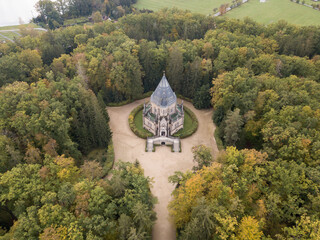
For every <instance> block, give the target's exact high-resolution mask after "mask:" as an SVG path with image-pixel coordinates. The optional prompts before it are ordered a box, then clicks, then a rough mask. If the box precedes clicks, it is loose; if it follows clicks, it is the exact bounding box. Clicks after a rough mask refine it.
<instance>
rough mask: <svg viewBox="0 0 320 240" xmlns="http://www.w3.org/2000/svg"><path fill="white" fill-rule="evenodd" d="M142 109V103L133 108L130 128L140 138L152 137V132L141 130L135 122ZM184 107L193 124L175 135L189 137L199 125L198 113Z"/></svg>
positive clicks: (130, 116) (129, 119)
mask: <svg viewBox="0 0 320 240" xmlns="http://www.w3.org/2000/svg"><path fill="white" fill-rule="evenodd" d="M142 109H143V104H141V105H139V106H138V107H136V108H135V109H133V110H132V112H131V113H130V115H129V118H128V121H129V126H130V129H131V131H132V132H133V133H134V134H135V135H137V136H138V137H140V138H143V139H147V137H152V136H153V134H152V133H150V132H147V131H146V132H142V131H141V130H139V129H138V128H137V126H136V125H135V123H134V119H135V118H136V115H137V113H139V112H140V111H141V110H142ZM183 109H184V114H185V115H186V114H188V115H189V116H190V118H191V120H192V124H191V127H190V128H189V129H185V128H183V129H181V130H179V131H178V132H177V133H175V134H174V135H173V136H175V137H179V138H181V139H183V138H186V137H189V136H191V135H192V134H194V133H195V132H196V131H197V129H198V125H199V122H198V119H197V117H196V115H195V114H194V113H193V112H192V111H191V110H190V109H189V108H187V107H185V106H184V107H183Z"/></svg>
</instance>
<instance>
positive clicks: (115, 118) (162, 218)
mask: <svg viewBox="0 0 320 240" xmlns="http://www.w3.org/2000/svg"><path fill="white" fill-rule="evenodd" d="M144 101H148V99H142V100H138V101H135V102H133V103H130V104H128V105H125V106H122V107H108V108H107V109H108V113H109V116H110V127H111V130H112V132H113V143H114V150H115V159H116V160H119V159H120V160H123V161H129V162H134V161H135V160H136V159H138V160H139V162H140V163H141V166H142V167H143V169H144V173H145V175H146V176H149V177H151V178H153V181H154V183H153V187H152V189H151V191H152V193H153V194H154V195H155V196H156V197H157V198H158V204H156V206H155V211H156V213H157V221H156V224H155V226H154V228H153V233H152V236H153V237H152V238H153V240H174V239H176V234H175V227H174V225H173V224H172V222H171V221H170V218H169V213H168V209H167V206H168V203H169V201H170V199H171V192H172V191H173V189H174V186H173V185H172V184H170V183H169V182H168V177H169V176H170V175H172V174H174V172H175V171H186V170H189V169H191V168H192V166H193V161H192V152H191V148H192V147H193V146H195V145H199V144H205V145H206V146H209V147H211V148H212V153H213V156H214V157H215V156H216V155H217V153H218V148H217V145H216V141H215V139H214V137H213V133H214V130H215V126H214V125H213V123H212V119H211V116H212V110H196V109H195V108H194V107H193V106H192V104H191V103H188V102H185V103H184V104H185V105H186V106H187V107H188V108H190V109H191V110H192V111H193V112H194V113H195V115H196V116H197V118H198V121H199V128H198V130H197V132H196V133H195V134H193V135H192V136H191V137H188V138H186V139H182V140H181V148H182V152H181V153H173V152H171V148H169V147H165V146H161V147H157V148H156V152H152V153H147V152H145V146H146V140H144V139H141V138H138V137H137V136H135V135H134V134H133V133H132V132H131V129H130V128H129V124H128V117H129V114H130V112H131V111H132V110H133V109H134V108H135V107H137V106H138V105H139V104H141V103H143V102H144ZM180 101H181V100H180V99H179V102H180Z"/></svg>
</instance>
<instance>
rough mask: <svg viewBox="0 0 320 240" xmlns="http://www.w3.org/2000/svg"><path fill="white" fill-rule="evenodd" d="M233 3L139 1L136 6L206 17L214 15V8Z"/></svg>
mask: <svg viewBox="0 0 320 240" xmlns="http://www.w3.org/2000/svg"><path fill="white" fill-rule="evenodd" d="M224 3H231V0H201V1H197V0H162V1H159V0H138V2H137V3H136V4H135V5H134V6H135V7H136V8H138V9H144V8H145V9H150V10H153V11H157V10H160V9H162V8H173V7H177V8H179V9H184V10H190V11H191V12H195V13H202V14H205V15H208V14H210V13H211V14H213V9H214V8H219V7H220V6H221V4H224Z"/></svg>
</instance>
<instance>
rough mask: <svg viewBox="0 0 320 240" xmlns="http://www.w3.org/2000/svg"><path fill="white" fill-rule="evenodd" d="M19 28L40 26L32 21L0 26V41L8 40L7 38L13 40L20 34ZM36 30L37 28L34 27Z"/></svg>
mask: <svg viewBox="0 0 320 240" xmlns="http://www.w3.org/2000/svg"><path fill="white" fill-rule="evenodd" d="M21 28H28V29H30V28H41V27H40V26H38V25H36V24H34V23H28V24H23V25H14V26H4V27H0V42H2V41H9V40H8V38H9V39H10V40H11V41H13V40H14V39H15V38H19V37H20V36H21V34H20V29H21ZM36 30H38V29H36ZM39 31H40V30H39Z"/></svg>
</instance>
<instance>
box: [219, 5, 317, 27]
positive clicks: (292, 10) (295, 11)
mask: <svg viewBox="0 0 320 240" xmlns="http://www.w3.org/2000/svg"><path fill="white" fill-rule="evenodd" d="M225 16H227V17H230V18H237V19H242V18H244V17H250V18H252V19H254V20H256V21H257V22H259V23H264V24H269V23H273V22H277V21H279V20H286V21H287V22H289V23H293V24H297V25H319V24H320V11H317V10H314V9H312V8H309V7H306V6H303V5H300V4H297V3H293V2H291V1H290V0H267V2H265V3H260V1H259V0H250V1H249V2H248V3H245V4H243V5H242V6H240V7H238V8H235V9H233V10H231V11H230V12H228V13H227V14H226V15H225Z"/></svg>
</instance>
